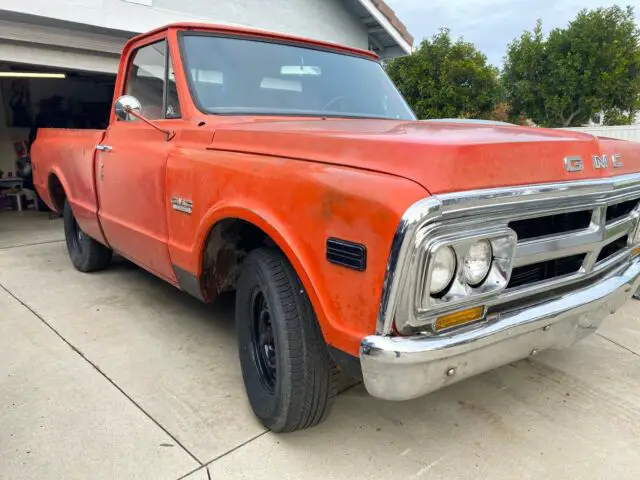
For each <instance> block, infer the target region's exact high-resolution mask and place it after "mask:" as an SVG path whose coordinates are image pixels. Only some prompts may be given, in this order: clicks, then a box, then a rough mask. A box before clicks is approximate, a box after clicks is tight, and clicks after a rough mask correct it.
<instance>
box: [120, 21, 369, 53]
mask: <svg viewBox="0 0 640 480" xmlns="http://www.w3.org/2000/svg"><path fill="white" fill-rule="evenodd" d="M163 31H167V32H168V31H197V32H211V33H214V34H222V35H229V36H239V37H251V38H262V39H269V40H276V41H281V42H286V43H295V44H299V45H308V46H310V47H315V48H320V49H323V50H333V51H336V52H341V53H346V54H350V55H358V56H361V57H368V58H371V59H374V60H378V59H379V57H378V55H376V54H375V53H374V52H371V51H369V50H363V49H360V48H353V47H348V46H345V45H340V44H337V43H332V42H325V41H322V40H314V39H311V38H306V37H298V36H295V35H288V34H285V33H276V32H270V31H268V30H261V29H257V28H249V27H241V26H235V25H221V24H215V23H189V22H180V23H171V24H169V25H165V26H163V27H159V28H156V29H154V30H151V31H149V32H146V33H143V34H140V35H137V36H135V37H134V38H132V39H131V40H130V41H129V42H128V43H134V42H138V41H139V40H141V39H144V38H146V37H150V36H153V35H156V34H158V33H161V32H163Z"/></svg>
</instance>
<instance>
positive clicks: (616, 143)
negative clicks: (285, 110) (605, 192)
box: [210, 118, 640, 194]
mask: <svg viewBox="0 0 640 480" xmlns="http://www.w3.org/2000/svg"><path fill="white" fill-rule="evenodd" d="M237 120H240V119H237ZM237 120H236V121H235V122H231V121H230V122H228V123H226V124H223V125H220V126H219V127H218V128H217V129H216V131H215V134H214V138H213V144H212V146H211V147H210V148H212V149H216V150H217V149H220V150H231V151H241V152H247V153H255V154H261V155H273V156H278V157H285V158H291V159H296V160H302V161H313V162H321V163H327V164H335V165H341V166H346V167H352V168H358V169H365V170H371V171H376V172H382V173H386V174H391V175H396V176H400V177H404V178H407V179H410V180H413V181H415V182H417V183H419V184H420V185H422V186H423V187H424V188H425V189H427V190H428V191H429V192H430V193H432V194H438V193H446V192H454V191H463V190H473V189H480V188H492V187H502V186H512V185H527V184H536V183H548V182H562V181H572V180H581V179H588V178H601V177H610V176H614V175H620V174H624V173H634V172H637V171H639V170H640V144H637V143H634V142H626V141H622V140H613V139H604V138H597V137H594V136H593V135H589V134H583V133H577V132H572V131H566V130H552V129H542V128H528V127H518V126H503V125H500V126H498V125H484V124H464V123H447V122H405V121H394V120H367V119H353V120H344V119H320V118H314V119H296V120H282V119H267V118H265V119H252V120H246V121H240V122H238V121H237ZM594 155H597V156H600V157H602V156H603V155H607V156H608V158H609V162H608V166H607V167H604V168H595V166H594V163H593V156H594ZM613 155H620V161H621V163H622V166H621V167H617V168H614V167H613V166H612V162H611V158H612V156H613ZM565 157H581V158H582V160H583V163H584V168H583V170H582V171H574V172H568V171H567V169H566V168H565Z"/></svg>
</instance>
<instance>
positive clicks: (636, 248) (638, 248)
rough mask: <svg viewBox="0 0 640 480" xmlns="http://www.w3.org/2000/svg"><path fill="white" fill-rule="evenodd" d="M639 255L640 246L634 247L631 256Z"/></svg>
mask: <svg viewBox="0 0 640 480" xmlns="http://www.w3.org/2000/svg"><path fill="white" fill-rule="evenodd" d="M638 255H640V247H634V248H633V250H631V256H633V257H637V256H638Z"/></svg>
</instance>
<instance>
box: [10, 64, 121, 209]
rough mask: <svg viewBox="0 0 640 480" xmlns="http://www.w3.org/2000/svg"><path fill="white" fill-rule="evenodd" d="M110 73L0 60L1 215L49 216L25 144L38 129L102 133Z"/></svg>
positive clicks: (109, 96)
mask: <svg viewBox="0 0 640 480" xmlns="http://www.w3.org/2000/svg"><path fill="white" fill-rule="evenodd" d="M115 79H116V76H115V74H108V73H100V72H89V71H81V70H72V69H65V68H53V67H48V66H40V65H33V64H21V63H6V62H4V63H3V62H0V215H3V216H6V215H10V214H12V213H13V212H21V214H22V215H32V214H31V213H30V212H29V211H37V212H40V213H38V214H39V215H45V216H46V215H49V217H51V218H53V217H54V215H52V212H49V210H48V209H47V207H46V205H44V204H43V203H42V202H41V201H39V200H38V199H37V194H36V193H35V191H34V189H33V181H32V174H31V160H30V157H29V150H30V146H31V144H32V143H33V141H34V140H35V138H36V134H37V131H38V129H39V128H43V127H51V128H80V129H92V128H96V129H104V128H106V127H107V124H108V121H109V118H108V114H109V111H110V105H111V101H112V98H113V90H114V85H115Z"/></svg>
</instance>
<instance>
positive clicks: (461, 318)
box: [435, 306, 484, 332]
mask: <svg viewBox="0 0 640 480" xmlns="http://www.w3.org/2000/svg"><path fill="white" fill-rule="evenodd" d="M482 317H484V306H480V307H474V308H468V309H466V310H461V311H459V312H455V313H449V314H447V315H443V316H441V317H438V318H437V319H436V322H435V330H436V332H441V331H442V330H448V329H450V328H454V327H459V326H461V325H466V324H468V323H472V322H475V321H477V320H480V319H481V318H482Z"/></svg>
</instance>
